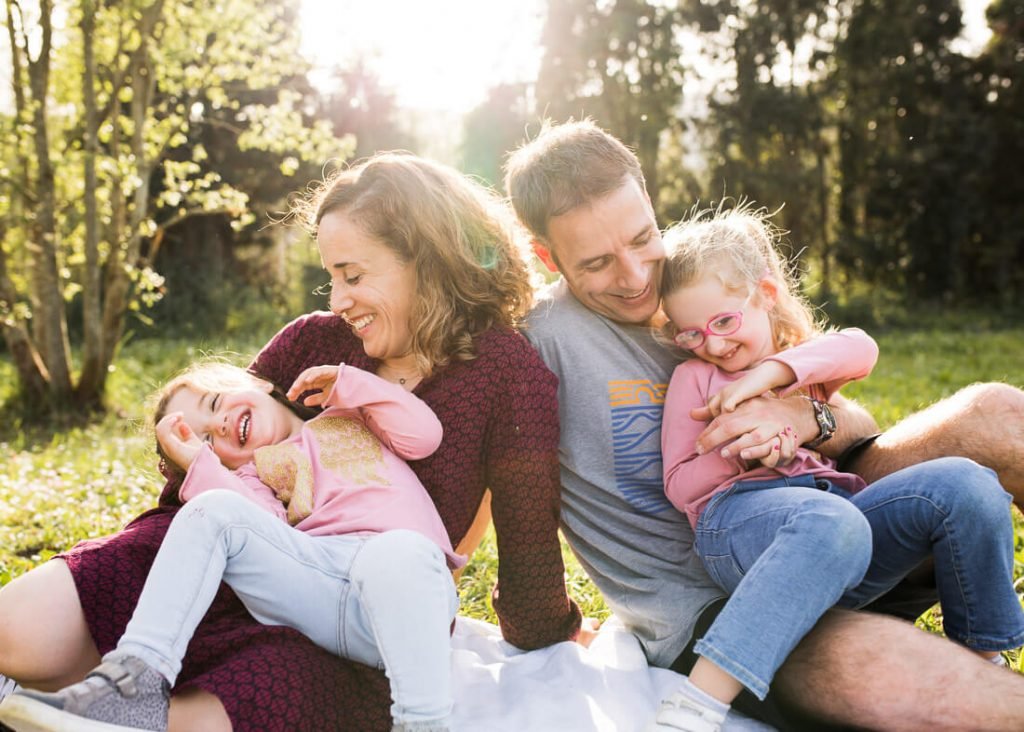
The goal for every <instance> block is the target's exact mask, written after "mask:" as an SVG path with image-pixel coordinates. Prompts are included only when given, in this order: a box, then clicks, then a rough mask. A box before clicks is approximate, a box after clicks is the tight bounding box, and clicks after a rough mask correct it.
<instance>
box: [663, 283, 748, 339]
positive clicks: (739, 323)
mask: <svg viewBox="0 0 1024 732" xmlns="http://www.w3.org/2000/svg"><path fill="white" fill-rule="evenodd" d="M756 292H757V289H754V290H752V291H751V292H750V294H749V295H747V299H746V300H744V301H743V304H742V305H740V309H739V310H732V311H726V312H723V313H718V314H717V315H712V316H711V317H710V318H708V322H707V323H706V324H705V326H704V327H703V328H684V329H682V330H680V331H679V332H678V333H676V335H675V337H674V338H673V339H672V342H673V343H675V344H676V345H677V346H679V347H680V348H683V349H685V350H687V351H693V350H696V349H698V348H700V347H701V346H703V345H704V344H705V343H707V340H708V336H709V335H716V336H721V337H725V336H731V335H732V334H733V333H735V332H737V331H738V330H739V329H740V328H742V327H743V311H744V310H746V309H747V305H749V304H750V298H752V297H753V296H754V293H756ZM725 317H735V318H736V327H735V328H732V329H730V330H729V331H727V332H725V333H719V332H717V331H714V330H712V329H711V324H712V323H714V322H715V321H716V320H720V319H721V318H725ZM691 330H696V331H700V341H699V342H698V343H697V344H696V345H686V344H683V343H680V342H679V339H680V337H682V335H683V333H685V332H686V331H691Z"/></svg>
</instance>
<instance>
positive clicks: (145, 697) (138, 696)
mask: <svg viewBox="0 0 1024 732" xmlns="http://www.w3.org/2000/svg"><path fill="white" fill-rule="evenodd" d="M169 703H170V685H169V684H168V683H167V679H165V678H164V677H163V676H162V675H161V674H160V673H159V672H158V671H157V670H156V669H154V668H151V667H150V666H147V665H146V664H145V663H143V662H142V661H141V660H139V659H138V658H135V657H134V656H123V657H121V658H110V659H108V660H104V661H103V663H101V664H100V665H99V666H97V667H96V668H94V669H93V670H92V671H90V672H89V674H88V675H87V676H86V677H85V681H80V682H79V683H77V684H73V685H71V686H67V687H65V688H63V689H61V690H60V691H58V692H56V693H53V694H48V693H44V692H41V691H31V690H29V689H22V690H21V691H18V692H16V693H14V694H11V696H9V697H7V698H6V699H5V700H4V701H3V703H2V704H0V722H3V723H4V724H6V725H8V726H9V727H11V728H12V729H14V730H16V732H138V730H150V731H151V732H165V731H166V729H167V708H168V705H169Z"/></svg>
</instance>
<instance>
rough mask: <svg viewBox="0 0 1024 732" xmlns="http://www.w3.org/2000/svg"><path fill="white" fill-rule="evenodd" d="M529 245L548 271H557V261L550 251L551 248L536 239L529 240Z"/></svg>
mask: <svg viewBox="0 0 1024 732" xmlns="http://www.w3.org/2000/svg"><path fill="white" fill-rule="evenodd" d="M530 246H532V247H533V253H534V254H536V255H537V258H538V259H539V260H540V261H542V262H543V263H544V266H545V267H547V268H548V271H549V272H557V271H558V263H557V262H555V256H554V255H553V254H552V253H551V250H550V249H548V248H547V247H546V246H544V245H543V244H541V243H540V241H539V240H537V239H532V240H531V241H530Z"/></svg>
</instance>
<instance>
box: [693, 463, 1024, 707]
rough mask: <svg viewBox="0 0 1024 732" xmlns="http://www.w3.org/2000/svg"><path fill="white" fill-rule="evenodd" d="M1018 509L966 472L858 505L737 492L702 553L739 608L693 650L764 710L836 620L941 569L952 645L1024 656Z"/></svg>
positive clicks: (713, 508) (813, 493)
mask: <svg viewBox="0 0 1024 732" xmlns="http://www.w3.org/2000/svg"><path fill="white" fill-rule="evenodd" d="M1009 503H1010V496H1009V495H1008V494H1007V493H1006V491H1004V490H1003V489H1002V486H1000V485H999V482H998V480H997V479H996V477H995V474H994V473H993V472H992V471H991V470H988V469H987V468H983V467H981V466H979V465H977V464H976V463H973V462H971V461H970V460H966V459H964V458H943V459H940V460H933V461H930V462H926V463H921V464H919V465H915V466H912V467H909V468H906V469H904V470H901V471H898V472H896V473H893V474H892V475H890V476H887V477H885V478H883V479H881V480H879V481H877V482H876V483H873V484H872V485H870V486H869V487H868V488H866V489H864V490H863V491H861V492H860V493H858V494H856V495H854V496H850V495H849V494H848V493H846V491H843V490H842V489H839V488H836V487H833V486H832V485H831V484H829V483H828V482H826V481H815V480H814V479H813V477H811V476H798V477H791V478H784V477H779V478H778V479H773V480H768V481H745V482H740V483H737V484H735V485H733V486H732V487H730V488H729V489H727V490H726V491H724V492H722V493H720V494H719V495H717V496H715V497H714V498H712V500H711V501H710V502H709V503H708V506H707V507H706V509H705V510H704V512H703V513H702V514H701V517H700V520H699V521H698V524H697V531H696V542H695V546H696V549H697V552H698V553H699V554H700V556H701V558H702V560H703V561H704V564H705V566H706V567H707V569H708V572H709V573H710V575H711V577H712V578H713V579H714V580H715V582H717V583H718V584H719V585H720V586H721V587H722V588H723V589H724V590H726V591H727V592H729V593H730V595H731V597H730V598H729V601H728V603H727V604H726V606H725V608H724V609H723V610H722V611H721V613H719V615H718V617H717V618H716V620H715V622H714V623H713V624H712V626H711V628H710V629H709V631H708V633H707V634H706V635H705V636H704V637H703V638H702V639H701V640H700V641H698V642H697V644H696V645H695V646H694V650H695V652H697V653H698V654H700V655H702V656H705V657H707V658H708V659H709V660H711V661H713V662H715V663H716V664H717V665H718V666H720V667H721V668H723V669H724V670H725V671H726V672H728V673H729V674H731V675H732V676H734V677H735V678H736V679H738V680H739V681H740V682H741V683H743V685H744V686H746V687H747V688H748V689H750V690H751V691H752V692H753V693H754V694H756V695H757V696H758V697H759V698H762V699H763V698H764V696H765V695H766V694H767V692H768V684H770V683H771V680H772V678H773V677H774V675H775V672H776V671H777V670H778V668H779V666H781V665H782V663H783V661H784V660H785V659H786V657H787V656H788V655H789V653H790V651H792V649H793V648H794V647H795V646H796V644H797V643H798V642H799V641H800V639H801V638H803V636H804V635H805V634H806V633H807V632H808V631H809V630H810V629H811V628H812V627H813V626H814V624H815V623H816V622H817V620H818V618H819V617H820V616H821V615H822V614H823V613H824V612H825V610H827V609H828V608H829V607H832V606H833V605H839V606H841V607H850V608H857V607H862V606H864V605H866V604H868V603H869V602H871V601H873V600H875V599H876V598H878V597H880V596H881V595H883V594H885V593H886V592H887V591H888V590H890V589H892V588H893V587H895V586H896V584H898V583H899V581H900V580H901V579H903V578H904V577H905V576H906V575H907V574H908V573H909V572H910V571H911V570H912V569H914V568H915V567H917V566H918V565H919V564H920V563H921V562H923V561H925V560H926V559H928V558H929V557H932V558H933V559H934V563H935V576H936V584H937V586H938V593H939V601H940V602H941V604H942V610H943V618H944V624H945V630H946V634H947V635H948V636H949V637H950V638H952V639H954V640H956V641H958V642H960V643H963V644H964V645H966V646H968V647H970V648H974V649H976V650H990V651H994V650H1006V649H1009V648H1015V647H1017V646H1019V645H1021V644H1024V612H1022V610H1021V605H1020V601H1019V600H1018V599H1017V596H1016V593H1015V592H1014V591H1013V585H1012V570H1013V526H1012V522H1011V519H1010V513H1009Z"/></svg>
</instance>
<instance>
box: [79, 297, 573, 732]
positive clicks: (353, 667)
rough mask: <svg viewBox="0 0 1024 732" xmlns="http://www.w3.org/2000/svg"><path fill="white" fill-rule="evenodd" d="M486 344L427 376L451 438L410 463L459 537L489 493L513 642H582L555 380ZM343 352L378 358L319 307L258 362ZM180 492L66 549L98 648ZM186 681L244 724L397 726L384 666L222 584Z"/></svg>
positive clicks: (137, 586)
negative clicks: (561, 520)
mask: <svg viewBox="0 0 1024 732" xmlns="http://www.w3.org/2000/svg"><path fill="white" fill-rule="evenodd" d="M476 346H477V353H478V357H477V358H476V359H474V360H472V361H459V362H454V363H452V364H450V365H448V366H446V367H445V368H443V369H441V370H439V371H438V372H437V373H435V374H434V375H433V376H432V377H430V378H429V379H425V380H424V381H423V382H421V383H420V384H419V386H417V388H416V392H415V393H416V394H417V395H418V396H419V397H420V398H422V399H423V400H424V401H425V402H426V403H427V404H429V405H430V406H431V407H432V408H433V409H434V411H435V413H436V414H437V416H438V418H439V419H440V420H441V424H442V425H443V426H444V440H443V442H442V444H441V447H440V449H438V451H437V452H436V453H434V454H433V455H432V456H430V457H429V458H427V459H425V460H420V461H416V462H411V463H410V465H411V466H412V468H413V470H414V471H415V472H416V474H417V475H418V476H419V478H420V480H421V481H422V482H423V485H424V486H426V488H427V491H428V492H429V493H430V495H431V497H432V498H433V500H434V502H435V503H436V504H437V508H438V511H439V513H440V514H441V518H442V520H443V521H444V523H445V526H446V528H447V530H448V534H449V537H450V539H451V542H452V545H453V546H455V545H457V544H458V543H459V540H460V539H462V537H463V536H464V535H465V533H466V532H467V531H468V530H469V527H470V526H471V525H472V523H473V518H474V516H475V514H476V511H477V508H478V507H479V504H480V500H481V497H482V496H483V493H484V490H485V489H486V488H490V489H491V493H492V503H491V511H492V516H493V519H494V526H495V531H496V534H497V539H498V550H499V560H500V561H499V564H498V583H497V585H496V586H495V588H494V592H493V601H494V608H495V611H496V612H497V615H498V618H499V622H500V625H501V630H502V633H503V634H504V637H505V638H506V640H508V641H509V642H510V643H512V644H514V645H516V646H518V647H520V648H524V649H530V648H539V647H543V646H546V645H550V644H552V643H556V642H558V641H564V640H569V639H572V638H573V637H575V634H576V633H577V630H578V628H579V622H580V613H579V609H578V608H577V607H576V605H575V603H573V602H572V601H571V600H570V599H569V598H568V596H567V595H566V591H565V583H564V577H563V571H564V570H563V565H562V556H561V550H560V546H559V541H558V535H557V528H558V505H559V504H558V492H559V479H558V456H557V450H558V439H559V432H558V409H557V396H556V390H557V379H556V377H555V376H554V375H553V374H552V373H551V372H550V371H549V370H548V369H547V367H546V366H545V365H544V364H543V363H542V362H541V360H540V358H539V357H538V356H537V354H536V353H535V352H534V350H533V349H532V347H531V346H530V345H529V344H528V343H527V342H526V340H525V339H524V338H523V337H522V336H520V335H519V334H518V333H515V332H512V331H508V330H504V329H492V330H490V331H488V332H486V333H484V334H482V335H481V336H479V337H478V338H477V340H476ZM340 362H345V363H350V364H352V365H354V366H357V367H359V368H362V369H366V370H368V371H375V370H376V367H377V363H376V362H375V361H374V360H373V359H370V358H368V357H367V356H366V355H365V354H364V353H363V350H362V346H361V344H360V343H359V341H358V339H357V338H355V336H353V335H352V333H351V331H350V330H349V328H348V326H346V325H345V324H344V322H343V321H342V320H341V319H340V318H337V317H335V316H333V315H330V314H327V313H314V314H311V315H307V316H303V317H302V318H299V319H298V320H296V321H294V322H292V323H290V324H289V325H287V326H286V327H285V328H284V329H283V330H282V331H281V332H280V333H278V334H277V335H276V336H275V337H274V338H273V340H271V342H270V343H269V344H268V345H267V346H266V347H265V348H264V349H263V350H262V351H261V352H260V354H259V355H258V356H257V357H256V360H255V361H254V362H253V364H252V367H253V369H254V370H255V371H256V372H258V373H259V374H261V375H262V376H264V377H266V378H268V379H270V380H271V381H273V382H275V383H276V384H278V386H281V387H283V388H287V387H288V386H290V385H291V383H292V381H293V380H294V378H295V377H296V376H297V375H298V374H299V373H300V372H301V371H302V370H304V369H305V368H307V367H309V366H316V365H322V364H335V363H340ZM176 488H177V486H176V485H173V484H168V485H167V486H166V487H165V489H164V493H163V495H162V496H161V501H160V506H159V507H158V508H156V509H153V510H151V511H148V512H147V513H144V514H143V515H141V516H139V517H138V518H136V519H135V520H134V521H133V522H132V523H131V524H129V525H128V526H127V527H126V528H125V529H123V530H122V531H120V532H119V533H117V534H114V535H113V536H109V537H106V538H103V539H96V540H90V541H85V542H82V543H81V544H79V545H77V546H76V547H74V548H73V549H71V550H70V551H69V552H68V553H66V554H64V555H62V557H63V559H64V560H65V561H66V562H67V564H68V567H69V568H70V569H71V573H72V575H73V577H74V580H75V585H76V587H77V589H78V594H79V598H80V599H81V602H82V608H83V610H84V612H85V618H86V621H87V622H88V624H89V630H90V632H91V633H92V636H93V639H94V640H95V641H96V645H97V647H98V648H99V651H100V653H106V652H107V651H109V650H111V649H112V648H114V646H115V645H116V644H117V640H118V638H120V636H121V634H122V633H123V632H124V629H125V626H126V625H127V623H128V620H129V618H130V617H131V614H132V611H133V610H134V608H135V603H136V601H137V600H138V596H139V593H140V592H141V590H142V585H143V583H144V582H145V579H146V574H147V573H148V571H149V567H150V564H151V563H152V561H153V558H154V556H155V554H156V551H157V549H158V548H159V546H160V541H161V540H162V539H163V536H164V533H165V532H166V530H167V526H168V524H169V522H170V520H171V518H172V516H173V515H174V512H175V511H176V510H177V507H178V503H177V498H176V495H175V494H176ZM413 612H415V611H413ZM190 687H198V688H201V689H204V690H206V691H208V692H210V693H212V694H214V695H216V696H217V697H218V698H219V699H220V700H221V702H222V703H223V705H224V708H225V709H226V710H227V713H228V716H229V717H230V718H231V722H232V724H233V726H234V729H235V730H236V732H245V731H255V730H261V731H263V730H266V731H269V732H297V731H300V730H309V732H326V731H328V730H388V729H390V727H391V718H390V714H389V707H390V704H391V701H390V692H389V688H388V682H387V679H386V677H385V676H384V673H383V672H381V671H378V670H376V669H371V668H368V667H366V666H362V665H360V664H358V663H354V662H352V661H347V660H344V659H340V658H338V657H336V656H334V655H332V654H330V653H328V652H327V651H324V650H322V649H320V648H318V647H317V646H315V645H313V643H312V642H310V641H309V640H307V639H306V638H305V637H304V636H302V635H301V634H299V633H298V632H297V631H294V630H291V629H290V628H284V627H280V626H265V625H260V624H259V623H257V622H256V621H255V620H253V619H252V617H250V616H249V614H248V612H246V610H245V608H244V607H243V606H242V604H241V602H239V600H238V599H237V598H236V597H235V595H234V593H233V592H232V591H231V590H230V588H228V587H227V586H226V585H221V589H220V592H219V593H218V595H217V597H216V599H215V601H214V603H213V606H212V607H211V608H210V610H209V612H208V613H207V614H206V617H205V618H204V619H203V621H202V623H201V624H200V625H199V628H198V629H197V631H196V634H195V636H194V637H193V638H192V642H191V643H190V644H189V646H188V652H187V654H186V656H185V659H184V665H183V667H182V671H181V674H180V675H179V677H178V682H177V686H176V687H175V692H180V691H182V690H184V689H187V688H190Z"/></svg>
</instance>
